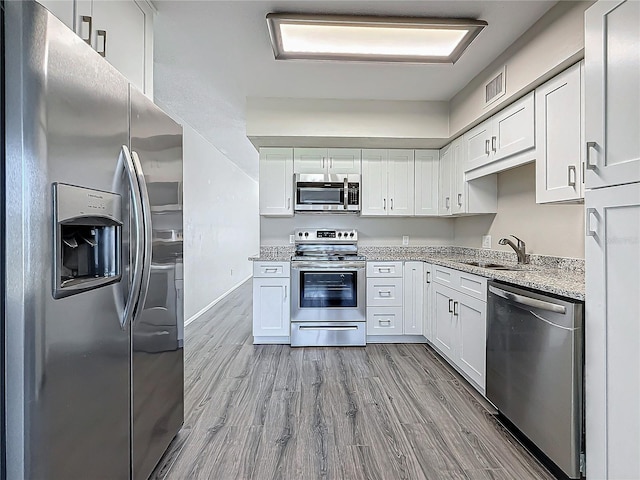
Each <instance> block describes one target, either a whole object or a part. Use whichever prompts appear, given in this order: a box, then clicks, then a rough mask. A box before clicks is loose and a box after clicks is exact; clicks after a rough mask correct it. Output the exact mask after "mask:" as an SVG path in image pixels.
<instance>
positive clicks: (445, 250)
mask: <svg viewBox="0 0 640 480" xmlns="http://www.w3.org/2000/svg"><path fill="white" fill-rule="evenodd" d="M358 253H359V254H361V255H364V256H366V257H367V261H423V262H428V263H432V264H435V265H441V266H444V267H449V268H453V269H456V270H460V271H462V272H468V273H473V274H476V275H481V276H483V277H487V278H491V279H494V280H498V281H502V282H507V283H511V284H513V285H519V286H522V287H527V288H532V289H535V290H540V291H543V292H545V293H551V294H555V295H560V296H563V297H568V298H572V299H574V300H581V301H584V260H582V259H576V258H562V257H550V256H546V255H529V261H530V263H529V264H527V265H517V263H516V255H515V253H513V252H504V251H498V250H484V249H475V248H464V247H448V246H445V247H366V246H361V247H360V248H359V249H358ZM292 255H293V247H290V246H278V247H261V248H260V255H259V256H256V257H251V258H249V260H253V261H281V262H286V261H289V260H290V259H291V256H292ZM471 261H476V262H485V263H498V264H501V265H509V266H514V267H515V268H517V270H492V269H489V268H482V267H476V266H472V265H466V264H465V262H471Z"/></svg>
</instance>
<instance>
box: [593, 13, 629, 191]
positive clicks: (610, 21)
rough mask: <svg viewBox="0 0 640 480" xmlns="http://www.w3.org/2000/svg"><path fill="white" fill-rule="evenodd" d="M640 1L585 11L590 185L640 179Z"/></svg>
mask: <svg viewBox="0 0 640 480" xmlns="http://www.w3.org/2000/svg"><path fill="white" fill-rule="evenodd" d="M638 19H640V2H637V1H624V2H598V3H597V4H595V5H594V6H593V7H591V8H589V10H588V11H587V14H586V16H585V98H586V104H585V107H586V135H585V137H586V142H587V154H586V187H587V188H599V187H605V186H609V185H620V184H624V183H631V182H637V181H640V134H639V133H638V132H640V108H638V105H640V54H639V53H638V52H640V26H639V20H638Z"/></svg>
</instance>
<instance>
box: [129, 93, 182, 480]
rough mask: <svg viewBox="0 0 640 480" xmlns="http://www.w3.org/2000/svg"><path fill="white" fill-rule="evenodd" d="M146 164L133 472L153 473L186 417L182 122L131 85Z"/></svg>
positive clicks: (139, 155) (134, 131)
mask: <svg viewBox="0 0 640 480" xmlns="http://www.w3.org/2000/svg"><path fill="white" fill-rule="evenodd" d="M130 98H131V155H132V157H133V159H134V163H136V164H137V166H138V169H139V170H141V175H140V178H141V185H140V187H141V188H140V190H141V191H142V197H143V209H144V211H145V217H146V219H147V222H146V228H145V232H146V233H145V244H146V248H145V270H144V274H143V287H142V289H143V291H142V295H141V298H140V300H139V303H138V309H137V312H136V315H135V318H134V321H133V325H132V339H133V340H132V345H133V348H132V362H133V363H132V399H133V400H132V401H133V426H132V442H133V461H132V463H133V478H134V479H137V480H143V479H146V478H147V477H148V476H149V475H150V474H151V472H152V471H153V469H154V467H155V466H156V464H157V463H158V461H159V460H160V458H161V457H162V454H163V453H164V452H165V450H166V449H167V446H168V445H169V443H170V442H171V440H172V439H173V438H174V437H175V435H176V433H177V432H178V430H179V429H180V427H181V426H182V423H183V396H184V386H183V382H184V373H183V371H184V360H183V348H182V345H183V325H184V318H183V296H182V127H181V126H180V125H178V124H177V123H175V122H174V121H173V120H171V118H169V117H168V116H167V115H166V114H165V113H164V112H163V111H162V110H160V109H159V108H158V107H157V106H156V105H154V104H153V103H152V102H151V101H150V100H149V99H148V98H147V97H145V96H144V95H143V94H142V93H140V92H139V91H138V90H136V89H135V87H131V90H130Z"/></svg>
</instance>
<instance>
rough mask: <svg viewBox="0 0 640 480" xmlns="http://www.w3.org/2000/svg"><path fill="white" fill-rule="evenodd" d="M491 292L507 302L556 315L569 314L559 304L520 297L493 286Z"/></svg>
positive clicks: (490, 287)
mask: <svg viewBox="0 0 640 480" xmlns="http://www.w3.org/2000/svg"><path fill="white" fill-rule="evenodd" d="M489 292H491V293H493V294H494V295H497V296H499V297H502V298H504V299H506V300H511V301H512V302H515V303H520V304H522V305H526V306H528V307H533V308H539V309H540V310H547V311H550V312H555V313H562V314H565V313H567V309H566V308H565V306H564V305H558V304H557V303H551V302H545V301H543V300H538V299H537V298H531V297H525V296H524V295H518V294H517V293H512V292H506V291H504V290H501V289H499V288H496V287H494V286H492V285H490V286H489Z"/></svg>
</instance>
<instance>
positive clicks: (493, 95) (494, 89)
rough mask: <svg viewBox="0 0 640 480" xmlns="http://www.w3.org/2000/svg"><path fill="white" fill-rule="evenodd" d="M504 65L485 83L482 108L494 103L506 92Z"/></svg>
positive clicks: (505, 68)
mask: <svg viewBox="0 0 640 480" xmlns="http://www.w3.org/2000/svg"><path fill="white" fill-rule="evenodd" d="M506 70H507V67H506V65H505V66H504V67H502V69H501V70H500V71H499V72H498V73H497V74H496V75H495V76H494V77H493V78H492V79H491V80H489V81H488V82H487V83H485V85H484V106H485V107H486V106H487V105H489V104H491V103H493V102H495V101H496V100H497V99H498V98H500V97H502V96H503V95H504V94H505V91H506V88H505V87H506V85H505V77H506V73H507V72H506Z"/></svg>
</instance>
